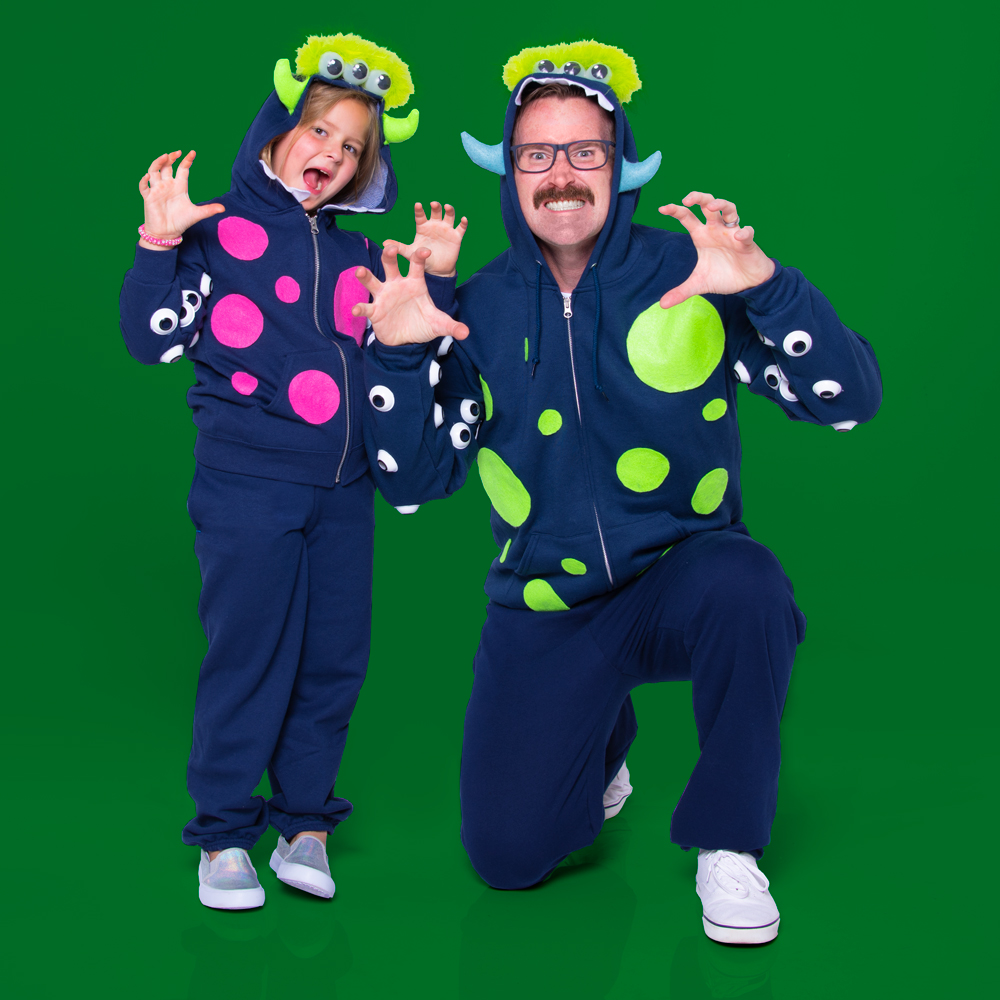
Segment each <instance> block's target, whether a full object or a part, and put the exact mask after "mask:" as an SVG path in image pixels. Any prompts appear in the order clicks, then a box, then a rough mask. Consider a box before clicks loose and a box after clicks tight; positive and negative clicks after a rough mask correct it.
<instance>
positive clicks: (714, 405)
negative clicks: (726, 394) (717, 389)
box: [701, 399, 729, 420]
mask: <svg viewBox="0 0 1000 1000" xmlns="http://www.w3.org/2000/svg"><path fill="white" fill-rule="evenodd" d="M727 409H729V404H728V403H727V402H726V401H725V400H724V399H712V400H709V401H708V402H707V403H706V404H705V407H704V409H703V410H702V411H701V415H702V416H703V417H704V418H705V419H706V420H718V419H719V417H721V416H724V415H725V412H726V410H727Z"/></svg>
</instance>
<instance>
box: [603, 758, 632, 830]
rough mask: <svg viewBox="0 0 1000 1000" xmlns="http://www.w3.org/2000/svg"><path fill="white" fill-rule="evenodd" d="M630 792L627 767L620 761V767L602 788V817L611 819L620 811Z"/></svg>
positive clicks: (630, 786)
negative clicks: (603, 788) (609, 781)
mask: <svg viewBox="0 0 1000 1000" xmlns="http://www.w3.org/2000/svg"><path fill="white" fill-rule="evenodd" d="M631 794H632V785H631V784H630V783H629V780H628V767H627V766H626V764H625V761H622V766H621V769H620V770H619V771H618V773H617V774H616V775H615V776H614V778H613V779H612V782H611V784H610V785H608V787H607V788H606V789H605V790H604V818H605V819H611V817H612V816H617V815H618V814H619V813H620V812H621V811H622V806H623V805H625V800H626V799H627V798H628V797H629V796H630V795H631Z"/></svg>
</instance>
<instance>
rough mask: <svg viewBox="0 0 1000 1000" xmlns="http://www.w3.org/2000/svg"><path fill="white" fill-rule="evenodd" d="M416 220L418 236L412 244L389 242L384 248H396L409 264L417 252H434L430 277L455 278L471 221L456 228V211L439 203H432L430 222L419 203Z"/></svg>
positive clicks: (429, 264) (428, 267)
mask: <svg viewBox="0 0 1000 1000" xmlns="http://www.w3.org/2000/svg"><path fill="white" fill-rule="evenodd" d="M413 218H414V221H415V222H416V227H417V234H416V236H415V237H414V239H413V242H412V243H400V242H399V240H386V241H385V244H384V246H387V247H390V246H391V247H393V248H394V249H395V250H396V252H397V253H400V254H402V255H403V256H404V257H405V258H406V259H407V260H409V261H412V260H413V253H414V251H415V250H419V249H421V248H426V249H427V250H429V251H430V256H429V257H427V259H426V261H425V263H424V269H425V270H426V271H427V273H428V274H436V275H438V276H439V277H442V278H451V277H454V275H455V265H456V264H457V263H458V251H459V250H461V248H462V237H463V236H464V235H465V230H466V229H468V228H469V220H468V219H467V218H466V217H465V216H464V215H463V216H462V221H461V222H459V224H458V225H457V226H456V225H455V209H454V208H453V207H452V206H451V205H445V206H444V208H443V210H442V206H441V202H439V201H432V202H431V216H430V218H427V215H426V214H425V213H424V206H423V205H422V204H421V203H420V202H419V201H418V202H417V203H416V205H414V206H413Z"/></svg>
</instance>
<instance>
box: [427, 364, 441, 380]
mask: <svg viewBox="0 0 1000 1000" xmlns="http://www.w3.org/2000/svg"><path fill="white" fill-rule="evenodd" d="M427 378H428V379H430V383H431V385H437V384H438V382H440V381H441V366H440V365H439V364H438V363H437V362H436V361H432V362H431V366H430V368H428V369H427Z"/></svg>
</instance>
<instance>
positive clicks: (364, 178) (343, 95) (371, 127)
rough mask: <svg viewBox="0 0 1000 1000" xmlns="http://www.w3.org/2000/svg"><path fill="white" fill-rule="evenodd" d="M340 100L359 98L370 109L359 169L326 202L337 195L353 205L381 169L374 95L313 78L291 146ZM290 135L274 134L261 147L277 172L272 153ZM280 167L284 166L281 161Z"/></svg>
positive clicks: (342, 200) (261, 156)
mask: <svg viewBox="0 0 1000 1000" xmlns="http://www.w3.org/2000/svg"><path fill="white" fill-rule="evenodd" d="M341 101H358V102H359V103H361V104H363V105H364V106H365V109H366V110H367V111H368V126H367V128H366V129H365V135H364V138H363V139H362V141H363V142H364V144H365V148H364V149H363V150H362V151H361V157H360V159H359V160H358V169H357V170H356V171H355V173H354V176H353V177H352V178H351V179H350V181H348V183H347V184H345V185H344V187H342V188H341V189H340V190H339V191H335V192H334V193H333V194H331V195H330V196H329V197H328V198H327V199H326V201H331V200H332V199H334V198H336V199H337V201H338V202H341V203H343V204H347V205H350V204H351V203H353V202H355V201H357V200H358V199H359V198H360V197H361V195H362V193H363V192H364V190H365V188H366V187H368V185H369V184H371V182H372V180H373V179H374V177H375V175H376V173H377V171H378V163H379V159H380V153H379V146H380V145H381V144H380V142H379V118H378V104H377V103H376V102H375V100H374V98H371V97H369V96H368V95H367V94H362V93H360V92H359V91H357V90H347V89H346V88H344V87H334V86H332V85H331V84H329V83H322V82H320V81H319V80H314V81H313V82H312V83H311V84H310V86H309V91H308V92H307V94H306V99H305V101H304V102H303V104H302V117H301V118H300V119H299V123H298V125H296V126H295V128H294V129H292V130H291V132H292V135H293V141H292V145H294V143H295V142H296V141H298V138H299V136H300V135H301V134H302V133H304V132H305V131H306V130H308V129H309V128H310V127H311V126H312V125H314V124H315V123H316V122H318V121H319V120H320V119H321V118H322V117H323V116H324V115H325V114H327V112H329V110H330V109H331V108H332V107H334V106H335V105H337V104H339V103H340V102H341ZM288 134H289V133H288V132H282V134H281V135H278V136H275V137H274V138H273V139H272V140H271V141H270V142H269V143H268V144H267V145H266V146H265V147H264V148H263V149H262V150H261V154H260V158H261V159H262V160H263V161H264V162H265V163H266V164H267V165H268V167H269V168H270V169H271V170H274V172H275V173H277V174H280V173H281V171H280V169H279V170H275V168H274V164H273V163H272V162H271V159H272V155H273V153H274V149H275V147H276V146H277V145H278V143H279V142H281V140H282V139H284V138H285V136H287V135H288ZM289 148H291V147H289ZM280 166H282V165H281V164H279V167H280ZM317 207H318V206H317Z"/></svg>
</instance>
